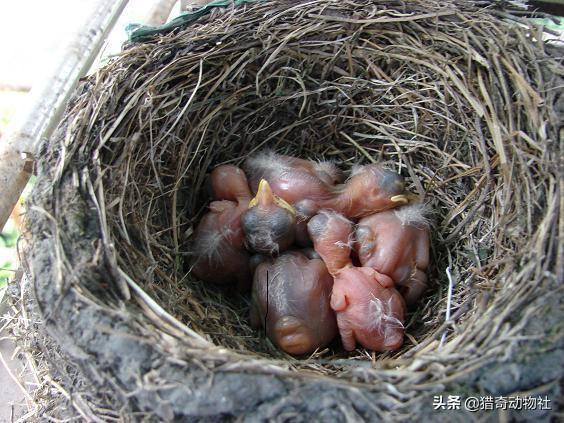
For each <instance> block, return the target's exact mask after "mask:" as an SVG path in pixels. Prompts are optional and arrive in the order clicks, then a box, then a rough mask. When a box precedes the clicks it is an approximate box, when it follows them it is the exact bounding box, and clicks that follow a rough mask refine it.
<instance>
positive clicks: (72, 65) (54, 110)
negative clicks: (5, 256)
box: [0, 0, 128, 229]
mask: <svg viewBox="0 0 564 423" xmlns="http://www.w3.org/2000/svg"><path fill="white" fill-rule="evenodd" d="M127 2H128V0H119V1H115V0H99V1H98V3H97V5H96V7H94V9H93V12H92V14H91V15H90V16H88V18H87V20H86V21H85V22H84V24H83V25H81V29H82V30H81V32H80V33H77V34H76V36H75V37H73V38H72V39H71V40H70V42H69V43H68V45H67V47H66V48H65V53H64V55H62V57H61V60H60V61H59V62H57V64H56V66H55V67H54V68H53V69H51V70H50V72H49V73H48V74H47V77H46V78H44V79H43V80H42V81H41V82H40V83H38V84H35V85H34V87H33V88H32V90H31V92H30V94H29V103H28V110H27V113H26V112H24V113H21V114H20V115H19V116H20V121H18V122H15V123H14V124H12V126H11V127H10V128H9V129H8V132H7V134H6V136H5V138H3V139H2V141H1V142H0V228H2V229H3V228H4V225H5V223H6V220H7V219H8V216H9V215H10V213H11V211H12V209H13V207H14V205H15V204H16V202H17V201H18V199H19V197H20V195H21V193H22V191H23V189H24V188H25V186H26V184H27V182H28V180H29V176H30V162H31V161H32V160H33V158H34V157H35V155H36V152H37V148H38V145H39V142H40V140H42V139H45V138H48V137H50V136H51V134H52V133H53V130H54V128H55V127H56V125H57V124H58V123H59V121H60V119H61V116H62V114H63V112H64V109H65V107H66V104H67V102H68V99H69V97H70V95H71V94H72V92H73V90H74V88H75V87H76V85H77V83H78V80H79V78H81V77H82V76H84V75H85V74H86V72H88V70H89V69H90V66H91V65H92V63H93V61H94V59H95V58H96V55H97V54H98V52H99V51H100V48H101V47H102V45H103V43H104V40H105V38H106V36H107V34H108V33H109V31H110V30H111V29H112V28H113V26H114V24H115V23H116V21H117V19H118V18H119V16H120V15H121V12H122V11H123V9H124V7H125V6H126V4H127Z"/></svg>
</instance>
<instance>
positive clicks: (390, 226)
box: [355, 204, 429, 306]
mask: <svg viewBox="0 0 564 423" xmlns="http://www.w3.org/2000/svg"><path fill="white" fill-rule="evenodd" d="M423 211H424V208H423V206H422V205H417V204H414V205H411V206H406V207H401V208H399V209H395V210H388V211H385V212H382V213H376V214H373V215H371V216H368V217H365V218H363V219H361V220H360V222H359V224H358V228H357V230H356V238H357V243H356V244H355V250H356V252H357V254H358V258H359V260H360V263H361V265H362V266H367V267H371V268H373V269H374V270H376V271H378V272H379V273H383V274H385V275H388V276H390V277H391V278H392V280H393V281H394V282H395V284H396V287H397V289H398V290H399V291H400V293H401V294H402V295H403V297H404V298H405V301H406V303H407V305H408V306H411V305H413V304H415V303H416V302H417V300H418V299H419V298H420V297H421V295H422V294H423V292H424V291H425V289H427V275H426V274H425V271H426V270H427V266H428V265H429V229H428V223H427V219H426V218H425V216H424V213H423Z"/></svg>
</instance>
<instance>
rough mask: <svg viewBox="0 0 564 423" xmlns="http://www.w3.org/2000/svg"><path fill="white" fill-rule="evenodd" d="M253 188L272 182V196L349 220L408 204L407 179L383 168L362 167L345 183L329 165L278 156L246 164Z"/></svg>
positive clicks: (267, 155)
mask: <svg viewBox="0 0 564 423" xmlns="http://www.w3.org/2000/svg"><path fill="white" fill-rule="evenodd" d="M245 169H246V171H247V174H249V175H250V176H249V179H250V181H251V187H252V188H253V189H254V188H255V187H256V186H257V185H256V184H258V180H257V178H259V179H260V178H264V179H266V180H268V182H269V183H270V186H271V188H272V192H273V193H274V194H276V195H277V196H279V197H280V198H282V199H284V200H285V201H286V202H288V203H289V204H292V205H293V206H296V205H297V204H298V203H299V202H301V201H303V200H307V201H309V204H308V210H311V209H312V206H314V208H315V211H317V210H321V209H330V210H335V211H337V212H339V213H341V214H342V215H344V216H346V217H348V218H360V217H364V216H368V215H370V214H372V213H375V212H377V211H381V210H387V209H391V208H394V207H397V206H400V205H402V204H407V203H408V201H409V200H408V197H407V195H406V192H405V186H404V185H405V184H404V180H403V177H402V176H401V175H399V174H397V173H395V172H392V171H391V170H388V169H386V168H384V167H383V166H382V165H379V164H371V165H366V166H358V167H357V168H355V169H354V171H353V174H352V176H351V177H350V178H349V179H348V180H347V181H346V182H345V183H340V182H341V181H342V177H341V174H340V172H339V171H338V170H337V169H336V167H335V166H334V165H333V164H332V163H329V162H321V163H316V162H312V161H309V160H302V159H298V158H294V157H289V156H282V155H280V154H276V153H261V154H258V155H256V156H254V157H251V158H249V159H248V160H247V161H246V163H245Z"/></svg>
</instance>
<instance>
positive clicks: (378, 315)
mask: <svg viewBox="0 0 564 423" xmlns="http://www.w3.org/2000/svg"><path fill="white" fill-rule="evenodd" d="M308 230H309V234H310V237H311V239H312V240H313V245H314V248H315V251H316V252H317V253H318V254H319V255H320V256H321V258H322V259H323V261H324V262H325V264H326V265H327V269H328V270H329V272H330V273H331V274H332V275H333V277H334V283H333V292H332V294H331V308H332V309H333V310H334V311H335V312H336V313H337V324H338V327H339V333H340V335H341V339H342V341H343V346H344V347H345V349H346V350H348V351H352V350H354V348H355V346H356V343H357V342H358V343H360V344H361V345H362V346H363V347H365V348H368V349H371V350H374V351H388V350H394V349H397V348H399V347H400V346H401V345H402V343H403V336H404V329H403V321H404V315H405V303H404V301H403V299H402V297H401V295H400V294H399V292H397V290H396V289H395V288H394V284H393V281H392V280H391V279H390V278H389V277H388V276H386V275H383V274H381V273H378V272H376V271H375V270H374V269H371V268H369V267H355V266H353V264H352V262H351V258H350V254H351V246H350V244H351V243H350V238H351V234H352V230H353V229H352V224H351V223H350V222H349V221H348V220H346V219H345V218H344V217H343V216H341V215H339V214H337V213H334V212H329V211H322V212H321V213H320V214H318V215H316V216H314V217H313V218H312V219H311V220H310V222H309V224H308Z"/></svg>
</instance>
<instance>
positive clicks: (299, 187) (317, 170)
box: [245, 152, 341, 204]
mask: <svg viewBox="0 0 564 423" xmlns="http://www.w3.org/2000/svg"><path fill="white" fill-rule="evenodd" d="M245 169H246V171H247V173H248V174H249V179H250V181H251V187H252V189H253V191H254V192H256V189H257V187H258V184H259V181H260V180H261V179H266V180H267V181H268V182H269V184H270V186H271V187H272V191H273V192H274V194H276V195H278V196H279V197H280V198H282V199H284V200H285V201H287V202H288V203H290V204H295V203H297V202H299V201H301V200H305V199H309V200H312V201H314V202H318V201H324V200H329V199H331V198H332V197H333V192H332V186H333V185H334V184H335V183H336V182H338V181H340V180H341V176H340V172H339V171H338V169H337V168H336V167H335V166H333V165H331V164H330V163H328V162H322V163H316V162H313V161H310V160H303V159H299V158H296V157H290V156H284V155H281V154H276V153H272V152H267V153H260V154H257V155H255V156H253V157H251V158H249V159H248V160H247V162H246V164H245Z"/></svg>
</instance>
